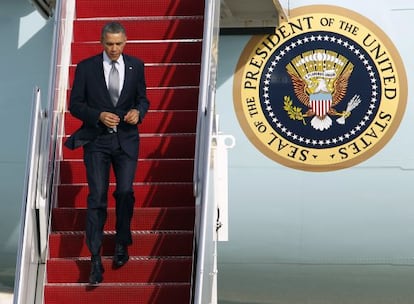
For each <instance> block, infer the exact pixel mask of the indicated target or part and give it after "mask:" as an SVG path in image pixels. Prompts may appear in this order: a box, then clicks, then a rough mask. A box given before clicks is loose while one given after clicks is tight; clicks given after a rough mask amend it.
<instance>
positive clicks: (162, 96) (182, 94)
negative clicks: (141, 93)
mask: <svg viewBox="0 0 414 304" xmlns="http://www.w3.org/2000/svg"><path fill="white" fill-rule="evenodd" d="M70 93H71V90H70V89H69V90H68V92H67V108H69V106H68V105H69V101H70ZM198 94H199V90H198V87H179V88H152V89H148V90H147V97H148V99H149V101H150V109H151V110H152V111H157V110H158V111H165V110H193V111H194V110H197V108H198Z"/></svg>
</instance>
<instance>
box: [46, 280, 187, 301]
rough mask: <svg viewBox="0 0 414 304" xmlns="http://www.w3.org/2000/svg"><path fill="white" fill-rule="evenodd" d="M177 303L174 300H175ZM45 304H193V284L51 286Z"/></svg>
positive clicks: (47, 287)
mask: <svg viewBox="0 0 414 304" xmlns="http://www.w3.org/2000/svg"><path fill="white" fill-rule="evenodd" d="M172 299H173V300H172ZM44 303H45V304H74V303H76V304H91V303H125V304H127V303H134V304H174V303H176V304H179V303H180V304H181V303H190V284H189V283H174V284H171V283H163V284H138V283H135V284H118V283H112V284H111V283H101V284H100V285H99V287H94V286H90V285H87V284H47V285H46V286H45V291H44Z"/></svg>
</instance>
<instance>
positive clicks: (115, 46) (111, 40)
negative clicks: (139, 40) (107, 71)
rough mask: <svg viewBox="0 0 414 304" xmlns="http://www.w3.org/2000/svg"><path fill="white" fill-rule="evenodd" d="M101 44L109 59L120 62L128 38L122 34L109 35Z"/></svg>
mask: <svg viewBox="0 0 414 304" xmlns="http://www.w3.org/2000/svg"><path fill="white" fill-rule="evenodd" d="M101 42H102V45H103V47H104V50H105V53H106V54H107V55H108V57H109V58H110V59H111V60H118V58H119V56H121V54H122V51H123V50H124V47H125V44H126V37H125V35H124V34H122V33H107V34H106V35H105V36H104V37H103V40H102V41H101Z"/></svg>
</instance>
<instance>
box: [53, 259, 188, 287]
mask: <svg viewBox="0 0 414 304" xmlns="http://www.w3.org/2000/svg"><path fill="white" fill-rule="evenodd" d="M90 264H91V262H90V260H89V259H49V260H48V261H47V267H46V269H47V278H48V283H87V282H88V277H89V273H90ZM102 265H103V267H104V269H105V272H104V274H103V276H104V280H103V282H105V283H115V282H117V283H169V282H180V283H184V282H185V283H187V282H189V281H190V277H191V266H192V263H191V257H185V258H181V257H166V258H134V257H130V259H129V261H128V263H127V264H126V265H125V267H121V268H118V269H116V268H114V267H113V266H112V259H111V258H103V259H102Z"/></svg>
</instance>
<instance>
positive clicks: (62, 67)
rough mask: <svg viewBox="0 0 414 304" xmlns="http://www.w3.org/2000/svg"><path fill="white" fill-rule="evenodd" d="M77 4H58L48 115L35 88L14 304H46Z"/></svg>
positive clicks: (64, 1) (67, 0)
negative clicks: (52, 215)
mask: <svg viewBox="0 0 414 304" xmlns="http://www.w3.org/2000/svg"><path fill="white" fill-rule="evenodd" d="M74 3H75V2H74V1H72V0H62V1H58V2H57V6H56V13H55V20H54V21H55V28H54V37H53V46H52V50H53V53H52V58H51V67H50V74H49V75H50V80H49V94H48V106H47V111H45V110H42V109H41V99H40V89H38V88H36V90H35V97H34V105H33V110H32V115H33V117H32V121H31V124H30V126H31V130H30V137H29V139H30V141H29V146H28V148H29V153H28V158H27V165H26V175H25V176H26V178H27V180H26V181H25V188H24V192H23V202H22V212H21V219H22V223H21V232H20V240H19V244H18V256H17V263H16V264H17V265H16V276H15V287H14V299H13V303H14V304H30V303H43V284H44V277H45V260H46V254H47V245H48V236H49V231H50V211H51V209H52V207H53V205H54V202H55V201H56V198H55V196H56V194H55V193H54V191H53V190H54V188H55V187H54V185H55V184H57V181H56V179H57V177H58V176H59V174H58V172H57V170H59V166H55V163H56V161H59V159H60V157H61V149H59V147H60V145H59V140H60V137H59V135H60V134H62V128H63V125H62V122H63V120H62V116H63V114H64V110H65V102H66V93H67V83H68V77H69V76H68V75H69V73H68V69H69V62H70V47H68V46H70V43H71V39H72V26H73V18H74Z"/></svg>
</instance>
